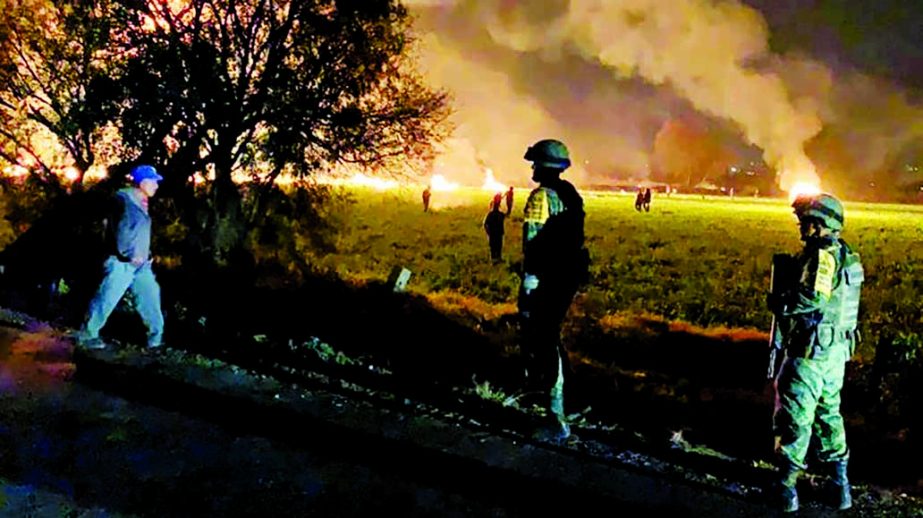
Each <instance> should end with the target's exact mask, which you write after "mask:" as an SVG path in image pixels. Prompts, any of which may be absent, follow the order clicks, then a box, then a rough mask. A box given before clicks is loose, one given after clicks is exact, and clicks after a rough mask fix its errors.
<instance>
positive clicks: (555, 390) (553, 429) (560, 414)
mask: <svg viewBox="0 0 923 518" xmlns="http://www.w3.org/2000/svg"><path fill="white" fill-rule="evenodd" d="M548 410H549V414H551V415H550V418H551V419H550V421H549V423H548V424H547V425H545V426H543V427H542V428H540V429H539V430H538V431H537V432H536V433H535V434H534V437H535V438H536V439H539V440H543V441H548V442H553V443H558V444H560V443H562V442H564V441H565V440H566V439H567V438H568V437H570V425H568V424H567V417H566V416H565V415H564V378H563V376H561V375H560V374H559V375H558V380H557V382H556V383H555V385H554V387H552V389H551V401H550V404H549V405H548Z"/></svg>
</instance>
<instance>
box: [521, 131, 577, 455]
mask: <svg viewBox="0 0 923 518" xmlns="http://www.w3.org/2000/svg"><path fill="white" fill-rule="evenodd" d="M524 158H525V159H526V160H528V161H530V162H532V180H533V181H535V182H538V184H539V186H538V187H537V188H536V189H534V190H533V191H532V192H531V193H530V194H529V198H528V200H527V201H526V205H525V209H524V218H523V232H522V235H523V243H522V248H523V279H522V285H521V287H520V290H519V311H520V315H521V317H522V319H521V322H522V327H521V344H520V345H521V347H522V349H523V353H524V355H525V357H526V358H527V361H528V363H527V375H528V382H529V384H530V385H531V386H532V387H534V388H535V389H537V390H539V391H541V392H543V393H545V394H547V395H548V398H549V399H548V400H547V405H548V406H547V409H548V414H549V422H548V424H547V426H545V427H543V428H542V429H540V430H539V431H538V433H537V435H538V436H539V437H540V438H545V439H549V440H553V441H562V440H564V439H566V438H567V437H568V436H569V435H570V427H569V426H568V424H567V420H566V418H565V414H564V362H565V360H566V358H567V356H566V354H565V351H564V349H563V346H562V344H561V324H562V322H563V321H564V317H565V315H566V314H567V310H568V308H569V307H570V304H571V301H572V300H573V298H574V295H575V294H576V292H577V289H578V288H579V286H580V284H581V283H582V282H584V281H585V277H586V275H587V267H588V263H589V255H588V253H587V250H586V249H585V248H584V246H583V244H584V235H583V220H584V212H583V199H582V198H581V197H580V194H578V193H577V189H575V188H574V186H573V185H571V184H570V182H567V181H566V180H562V179H561V178H560V176H561V173H563V172H564V170H566V169H567V168H568V167H569V166H570V157H569V153H568V151H567V147H565V146H564V144H563V143H561V142H559V141H557V140H541V141H538V142H536V143H535V144H534V145H532V146H531V147H529V149H528V150H527V151H526V154H525V157H524Z"/></svg>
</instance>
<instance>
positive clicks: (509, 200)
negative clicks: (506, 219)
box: [506, 185, 513, 216]
mask: <svg viewBox="0 0 923 518" xmlns="http://www.w3.org/2000/svg"><path fill="white" fill-rule="evenodd" d="M512 213H513V186H512V185H510V188H509V189H507V190H506V215H507V216H509V215H510V214H512Z"/></svg>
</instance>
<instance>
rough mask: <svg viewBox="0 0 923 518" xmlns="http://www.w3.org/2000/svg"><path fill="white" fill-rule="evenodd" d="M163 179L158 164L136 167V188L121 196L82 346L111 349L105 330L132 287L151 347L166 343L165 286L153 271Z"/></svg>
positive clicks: (81, 334)
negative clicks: (156, 199) (155, 202)
mask: <svg viewBox="0 0 923 518" xmlns="http://www.w3.org/2000/svg"><path fill="white" fill-rule="evenodd" d="M160 180H163V177H161V176H160V175H159V174H157V170H156V169H154V168H153V167H152V166H149V165H139V166H137V167H135V168H134V169H132V171H131V181H132V186H131V187H126V188H124V189H121V190H120V191H119V192H118V193H117V194H116V200H117V202H118V203H117V205H118V210H117V212H116V213H115V214H114V217H113V219H112V220H111V221H110V225H112V226H111V227H110V228H111V230H110V231H109V232H107V233H108V234H109V238H108V241H109V246H110V255H109V257H108V259H106V262H105V263H104V264H103V268H104V277H103V281H102V283H101V284H100V286H99V289H98V290H97V291H96V295H95V296H94V297H93V300H91V301H90V308H89V311H88V312H87V318H86V322H85V323H84V324H83V326H82V328H81V330H80V331H79V333H78V334H77V344H78V345H79V346H81V347H85V348H87V349H102V348H105V347H106V344H105V342H103V341H102V339H100V337H99V331H100V329H102V327H103V326H104V325H105V324H106V320H108V319H109V315H111V314H112V311H113V310H114V309H115V307H116V305H117V304H118V303H119V301H120V300H121V299H122V296H123V295H125V292H126V291H129V290H130V291H131V293H132V295H134V300H135V307H136V308H137V310H138V313H139V314H140V315H141V319H142V320H143V321H144V324H145V326H146V327H147V346H148V347H150V348H153V347H160V345H161V340H162V338H163V313H162V312H161V309H160V285H159V284H157V279H155V278H154V272H153V271H152V270H151V264H152V263H153V259H152V258H151V216H150V215H149V214H148V202H149V200H150V199H151V197H153V196H154V193H156V192H157V188H158V186H159V183H158V182H160Z"/></svg>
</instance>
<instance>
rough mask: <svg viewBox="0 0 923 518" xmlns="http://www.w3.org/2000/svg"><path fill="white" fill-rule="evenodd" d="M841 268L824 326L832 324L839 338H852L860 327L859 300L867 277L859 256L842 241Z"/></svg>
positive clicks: (824, 317) (827, 309)
mask: <svg viewBox="0 0 923 518" xmlns="http://www.w3.org/2000/svg"><path fill="white" fill-rule="evenodd" d="M840 258H841V267H840V272H839V275H838V277H839V278H838V282H837V285H836V286H835V287H834V289H833V293H832V295H831V297H830V302H829V303H828V304H827V306H826V308H825V309H824V312H823V319H822V320H821V323H822V324H832V325H833V327H834V330H835V332H836V333H837V335H838V336H843V335H846V336H850V335H851V334H853V333H855V331H856V328H857V327H858V325H859V298H860V295H861V290H862V282H863V281H864V280H865V275H864V272H863V270H862V262H861V261H860V260H859V254H857V253H855V252H853V251H852V250H850V249H849V247H848V246H847V245H846V243H844V242H842V241H840Z"/></svg>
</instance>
